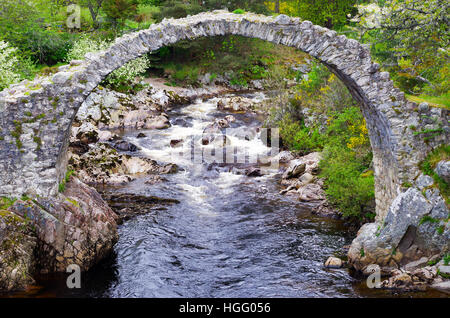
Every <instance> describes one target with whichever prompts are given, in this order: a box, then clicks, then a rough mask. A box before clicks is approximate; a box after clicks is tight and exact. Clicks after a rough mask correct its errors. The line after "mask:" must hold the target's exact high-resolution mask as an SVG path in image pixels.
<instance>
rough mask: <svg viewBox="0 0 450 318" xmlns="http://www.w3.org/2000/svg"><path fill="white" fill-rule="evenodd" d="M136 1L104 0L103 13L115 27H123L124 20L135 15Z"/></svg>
mask: <svg viewBox="0 0 450 318" xmlns="http://www.w3.org/2000/svg"><path fill="white" fill-rule="evenodd" d="M138 4H139V1H138V0H104V2H103V11H104V12H105V13H106V15H107V16H108V17H109V18H110V19H111V20H112V21H113V24H114V25H115V26H117V25H119V26H123V25H124V24H125V20H126V19H129V18H132V17H134V16H135V15H136V14H137V6H138Z"/></svg>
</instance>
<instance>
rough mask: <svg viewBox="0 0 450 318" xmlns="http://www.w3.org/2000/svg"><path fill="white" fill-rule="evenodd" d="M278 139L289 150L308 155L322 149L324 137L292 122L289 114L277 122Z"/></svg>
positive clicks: (300, 124) (315, 131) (299, 123)
mask: <svg viewBox="0 0 450 318" xmlns="http://www.w3.org/2000/svg"><path fill="white" fill-rule="evenodd" d="M279 129H280V138H281V140H282V143H283V145H284V146H286V147H287V148H289V149H292V150H296V151H299V152H300V153H303V154H308V153H310V152H313V151H320V150H321V149H322V147H323V143H324V136H322V135H321V134H320V133H319V130H318V129H317V128H316V129H310V128H308V127H306V126H305V125H304V124H302V123H301V122H298V121H294V120H293V119H292V118H291V117H290V115H289V114H286V115H285V117H284V118H283V119H282V120H281V121H280V122H279Z"/></svg>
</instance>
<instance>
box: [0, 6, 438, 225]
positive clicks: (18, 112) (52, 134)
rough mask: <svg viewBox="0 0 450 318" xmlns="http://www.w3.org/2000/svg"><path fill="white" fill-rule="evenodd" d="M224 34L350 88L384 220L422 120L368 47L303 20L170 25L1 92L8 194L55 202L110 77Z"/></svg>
mask: <svg viewBox="0 0 450 318" xmlns="http://www.w3.org/2000/svg"><path fill="white" fill-rule="evenodd" d="M223 35H239V36H244V37H250V38H259V39H262V40H264V41H269V42H272V43H275V44H281V45H286V46H291V47H295V48H297V49H299V50H301V51H303V52H305V53H307V54H309V55H311V56H313V57H314V58H316V59H317V60H319V61H320V62H321V63H323V64H324V65H325V66H326V67H327V68H328V69H329V70H330V71H331V72H332V73H334V74H335V75H336V76H337V77H338V78H339V79H340V80H341V81H342V82H343V83H344V84H345V86H346V87H347V88H348V90H349V91H350V93H351V94H352V96H353V97H354V98H355V99H356V100H357V101H358V102H359V103H360V105H361V106H360V107H361V110H362V113H363V116H364V118H365V120H366V125H367V129H368V132H369V137H370V142H371V145H372V150H373V162H374V171H375V198H376V209H377V218H378V220H381V219H383V218H384V216H385V215H386V213H387V210H388V207H389V205H390V203H391V202H392V201H393V199H394V198H395V197H396V196H397V195H398V194H399V193H400V192H401V190H402V186H401V185H402V183H405V182H409V181H411V180H413V179H414V178H415V177H417V176H418V175H419V174H420V171H419V170H418V163H419V162H420V161H421V160H422V159H423V158H424V156H425V155H426V153H423V152H421V153H416V154H414V155H412V152H414V150H415V149H416V148H417V142H418V141H416V139H417V138H414V136H413V131H412V130H411V129H409V128H408V125H406V123H407V122H411V121H414V120H415V119H416V118H417V116H418V115H417V114H416V113H415V112H414V109H415V104H413V103H409V102H407V101H406V100H405V98H404V94H403V93H402V92H401V91H399V90H398V89H396V88H395V87H394V85H393V83H392V81H391V80H390V78H389V74H388V73H386V72H381V71H380V69H379V66H378V64H376V63H373V62H372V61H371V57H370V53H369V50H368V48H366V47H365V46H363V45H361V44H360V43H358V42H357V41H356V40H353V39H347V38H346V37H345V36H343V35H338V34H337V33H336V32H335V31H331V30H328V29H326V28H323V27H320V26H316V25H313V24H312V23H311V22H309V21H300V20H299V19H298V18H290V17H287V16H284V15H280V16H278V17H275V18H274V17H267V16H261V15H256V14H251V13H247V14H233V13H229V12H226V11H214V12H206V13H201V14H198V15H195V16H191V17H187V18H183V19H177V20H174V19H170V20H164V21H163V22H161V23H159V24H155V25H152V26H151V27H150V28H149V29H146V30H142V31H138V32H136V33H132V34H127V35H124V36H123V37H121V38H118V39H116V41H115V42H114V43H113V44H112V45H111V47H110V48H108V49H107V50H105V51H101V52H97V53H90V54H87V55H86V58H85V60H82V61H81V60H80V61H72V62H71V63H70V65H66V66H63V67H61V68H60V69H59V72H58V73H56V74H55V75H53V76H52V77H51V78H40V79H37V80H35V81H34V82H32V83H25V84H24V83H21V84H18V85H13V86H11V87H10V88H9V89H7V90H4V91H3V92H1V93H0V109H1V111H2V112H1V117H0V120H1V123H2V127H4V129H3V130H2V131H1V132H0V135H1V137H2V139H1V140H0V147H1V149H2V151H1V152H0V170H2V171H3V175H2V178H0V179H1V182H2V184H0V186H1V187H0V188H1V189H2V190H1V192H2V193H0V195H5V196H14V195H17V194H22V193H27V194H30V195H39V196H52V195H55V194H56V193H57V192H58V183H59V181H61V180H62V179H63V178H64V175H65V173H66V168H67V161H68V158H67V148H68V141H69V135H70V127H71V125H72V122H73V119H74V118H75V115H76V113H77V111H78V109H79V107H80V105H81V104H82V103H83V102H84V100H85V99H86V98H87V97H88V96H89V94H90V93H91V92H92V91H93V90H94V89H95V88H96V87H97V86H98V85H99V83H101V82H102V81H103V80H104V79H105V78H106V76H107V75H108V74H110V73H111V72H113V71H114V70H116V69H117V68H119V67H121V66H123V65H124V64H126V63H127V62H129V61H131V60H133V59H136V58H138V57H140V56H142V55H144V54H146V53H148V52H152V51H155V50H158V49H160V48H161V47H165V46H168V45H171V44H174V43H177V42H179V41H181V40H193V39H197V38H203V37H214V36H223ZM25 113H28V114H29V113H31V114H32V117H31V118H30V117H29V116H27V115H25ZM9 132H16V133H13V134H10V133H9ZM36 137H37V138H39V141H40V142H39V145H38V146H37V145H36V140H38V139H37V138H36ZM421 145H422V144H421ZM422 146H423V145H422ZM431 146H432V145H431V144H430V145H428V147H429V148H430V147H431Z"/></svg>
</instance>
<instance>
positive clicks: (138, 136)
mask: <svg viewBox="0 0 450 318" xmlns="http://www.w3.org/2000/svg"><path fill="white" fill-rule="evenodd" d="M145 137H147V135H146V134H144V133H139V134H138V135H137V136H136V138H145Z"/></svg>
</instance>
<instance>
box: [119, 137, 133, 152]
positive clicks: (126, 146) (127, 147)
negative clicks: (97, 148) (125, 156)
mask: <svg viewBox="0 0 450 318" xmlns="http://www.w3.org/2000/svg"><path fill="white" fill-rule="evenodd" d="M114 148H116V149H117V150H120V151H129V152H135V151H137V149H138V148H137V146H136V145H134V144H132V143H131V142H128V141H125V140H121V141H118V142H116V143H115V144H114Z"/></svg>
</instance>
